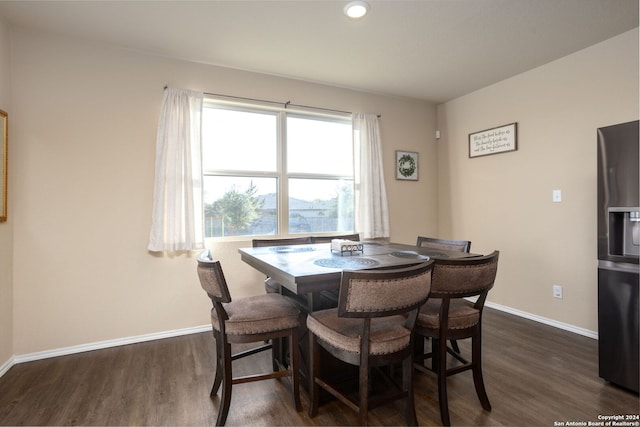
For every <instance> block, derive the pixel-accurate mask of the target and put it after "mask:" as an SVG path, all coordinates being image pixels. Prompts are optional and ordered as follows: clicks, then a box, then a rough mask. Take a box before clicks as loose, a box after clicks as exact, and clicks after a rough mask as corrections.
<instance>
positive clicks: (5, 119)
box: [0, 110, 9, 222]
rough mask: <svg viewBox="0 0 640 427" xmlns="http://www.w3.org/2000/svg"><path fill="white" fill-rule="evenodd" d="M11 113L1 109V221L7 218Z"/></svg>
mask: <svg viewBox="0 0 640 427" xmlns="http://www.w3.org/2000/svg"><path fill="white" fill-rule="evenodd" d="M8 137H9V115H8V114H7V112H6V111H4V110H0V222H4V221H6V220H7V176H8V174H7V156H8V153H9V149H8Z"/></svg>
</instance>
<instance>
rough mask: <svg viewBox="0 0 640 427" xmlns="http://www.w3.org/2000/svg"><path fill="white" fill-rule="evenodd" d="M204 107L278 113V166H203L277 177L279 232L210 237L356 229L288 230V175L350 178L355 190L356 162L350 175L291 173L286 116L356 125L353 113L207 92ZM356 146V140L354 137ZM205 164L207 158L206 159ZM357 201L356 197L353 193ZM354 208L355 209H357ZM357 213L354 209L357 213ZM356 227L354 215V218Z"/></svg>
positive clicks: (216, 172) (222, 172) (227, 173)
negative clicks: (255, 168) (232, 98)
mask: <svg viewBox="0 0 640 427" xmlns="http://www.w3.org/2000/svg"><path fill="white" fill-rule="evenodd" d="M203 108H222V109H227V110H235V111H241V112H250V113H272V114H275V115H276V133H277V137H276V139H277V142H276V144H277V148H276V150H277V153H276V170H275V171H274V172H265V171H251V170H246V171H237V170H223V169H219V170H207V169H204V166H203V171H202V173H203V175H204V176H226V177H251V176H255V177H265V178H275V179H276V191H277V231H278V232H277V233H276V234H249V235H239V236H216V237H207V239H215V240H218V241H234V240H235V241H237V240H247V238H254V237H267V238H269V237H272V238H279V237H280V238H285V237H301V236H305V235H309V234H313V235H323V234H325V235H331V234H336V233H339V234H349V233H352V232H354V230H349V231H331V232H329V231H327V232H313V231H312V232H311V233H289V217H290V212H289V179H296V178H299V179H332V180H340V179H343V180H345V179H346V180H351V181H352V182H353V183H354V189H353V191H354V192H355V165H354V164H352V168H351V171H352V174H351V175H338V174H318V173H300V172H298V173H289V172H288V171H287V138H286V128H287V123H286V121H287V117H300V118H309V119H319V120H323V121H332V122H338V123H344V124H347V123H348V124H349V125H351V126H353V123H352V119H351V115H350V114H348V113H333V114H330V113H325V112H323V113H317V112H310V111H306V110H298V109H292V108H284V107H273V106H265V105H262V104H261V103H255V104H254V103H248V102H236V101H227V100H220V99H217V98H212V97H207V96H205V99H204V103H203ZM351 144H352V147H351V149H352V150H353V140H351ZM203 164H204V162H203ZM354 201H355V197H354ZM354 212H355V209H354ZM354 215H355V213H354ZM354 228H355V218H354Z"/></svg>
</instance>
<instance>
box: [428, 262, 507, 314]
mask: <svg viewBox="0 0 640 427" xmlns="http://www.w3.org/2000/svg"><path fill="white" fill-rule="evenodd" d="M499 255H500V252H499V251H494V252H493V253H491V254H489V255H485V256H481V257H472V258H459V259H450V258H449V259H437V260H436V262H435V265H434V267H433V275H432V279H431V295H430V296H431V297H433V298H464V297H470V296H475V295H481V299H482V301H481V305H482V304H484V298H486V294H487V292H489V290H490V289H491V288H492V287H493V284H494V282H495V280H496V274H497V272H498V257H499Z"/></svg>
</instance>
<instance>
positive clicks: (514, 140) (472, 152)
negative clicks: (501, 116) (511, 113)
mask: <svg viewBox="0 0 640 427" xmlns="http://www.w3.org/2000/svg"><path fill="white" fill-rule="evenodd" d="M517 149H518V124H517V123H511V124H508V125H504V126H499V127H497V128H491V129H487V130H483V131H480V132H475V133H470V134H469V157H479V156H487V155H489V154H498V153H504V152H506V151H515V150H517Z"/></svg>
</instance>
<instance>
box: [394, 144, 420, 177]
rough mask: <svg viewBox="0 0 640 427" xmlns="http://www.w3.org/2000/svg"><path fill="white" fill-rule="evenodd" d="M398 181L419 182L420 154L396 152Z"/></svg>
mask: <svg viewBox="0 0 640 427" xmlns="http://www.w3.org/2000/svg"><path fill="white" fill-rule="evenodd" d="M396 179H400V180H407V181H417V180H418V153H416V152H415V151H396Z"/></svg>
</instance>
